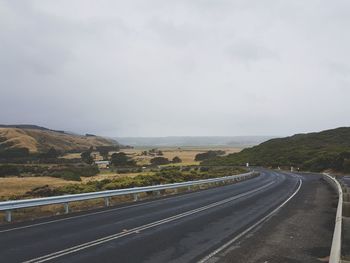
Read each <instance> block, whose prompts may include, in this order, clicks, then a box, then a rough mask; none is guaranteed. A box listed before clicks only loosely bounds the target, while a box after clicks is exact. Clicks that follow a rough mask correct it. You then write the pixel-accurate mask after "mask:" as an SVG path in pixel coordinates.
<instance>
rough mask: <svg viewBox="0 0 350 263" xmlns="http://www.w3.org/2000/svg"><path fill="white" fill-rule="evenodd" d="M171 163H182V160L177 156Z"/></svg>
mask: <svg viewBox="0 0 350 263" xmlns="http://www.w3.org/2000/svg"><path fill="white" fill-rule="evenodd" d="M172 163H182V160H181V158H180V157H179V156H175V157H174V158H173V160H172Z"/></svg>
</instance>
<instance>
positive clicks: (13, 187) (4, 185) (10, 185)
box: [0, 176, 79, 198]
mask: <svg viewBox="0 0 350 263" xmlns="http://www.w3.org/2000/svg"><path fill="white" fill-rule="evenodd" d="M72 183H73V184H76V183H79V182H76V181H67V180H63V179H59V178H54V177H48V176H41V177H5V178H0V198H4V197H9V196H14V195H23V194H25V193H26V192H28V191H30V190H31V189H33V188H36V187H39V186H44V185H49V186H53V187H59V186H63V185H67V184H72Z"/></svg>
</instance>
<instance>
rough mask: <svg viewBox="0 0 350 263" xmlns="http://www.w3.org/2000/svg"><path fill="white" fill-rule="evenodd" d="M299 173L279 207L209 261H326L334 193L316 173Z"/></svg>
mask: <svg viewBox="0 0 350 263" xmlns="http://www.w3.org/2000/svg"><path fill="white" fill-rule="evenodd" d="M301 176H302V177H303V185H302V188H301V189H300V191H299V193H298V194H297V195H296V196H295V197H294V198H293V199H291V200H290V202H289V203H287V204H286V206H285V207H284V208H283V210H280V212H279V213H276V214H275V215H274V216H273V217H272V218H270V219H269V220H268V221H267V222H266V223H265V224H264V225H262V226H261V227H260V228H256V229H255V230H254V231H252V232H251V233H250V234H249V235H246V236H245V237H244V238H242V239H241V240H240V241H239V242H236V243H235V244H234V245H233V246H230V247H229V248H227V249H226V250H225V251H222V252H221V253H220V254H218V255H216V257H215V258H213V260H212V261H211V263H213V262H221V263H222V262H224V263H227V262H235V263H258V262H259V263H264V262H265V263H281V262H283V263H302V262H303V263H304V262H305V263H319V262H328V256H329V254H330V248H331V244H332V237H333V231H334V223H335V214H336V207H337V202H338V196H337V194H336V192H335V191H334V190H333V189H332V188H331V187H330V186H329V185H328V183H327V182H326V181H324V180H323V179H322V177H321V176H320V175H318V174H310V173H307V174H301Z"/></svg>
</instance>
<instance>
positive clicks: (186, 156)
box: [123, 147, 242, 165]
mask: <svg viewBox="0 0 350 263" xmlns="http://www.w3.org/2000/svg"><path fill="white" fill-rule="evenodd" d="M157 149H159V150H161V151H162V152H163V154H164V156H163V157H165V158H168V159H169V160H171V159H173V158H174V157H175V156H178V157H180V158H181V160H182V163H181V164H180V165H198V164H199V162H196V161H195V160H194V158H195V156H196V155H197V154H198V153H203V152H207V151H209V150H223V151H225V152H226V154H230V153H236V152H239V151H241V150H242V149H241V148H236V147H180V148H175V147H174V148H169V147H166V148H157ZM145 150H150V148H136V149H126V150H123V151H124V152H125V153H127V154H128V155H129V156H130V157H132V158H134V159H135V160H136V161H137V163H138V164H139V165H143V164H149V162H150V160H151V159H152V158H153V157H152V156H142V155H141V152H142V151H145Z"/></svg>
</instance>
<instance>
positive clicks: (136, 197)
mask: <svg viewBox="0 0 350 263" xmlns="http://www.w3.org/2000/svg"><path fill="white" fill-rule="evenodd" d="M137 200H139V195H138V194H134V201H135V202H136V201H137Z"/></svg>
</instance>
